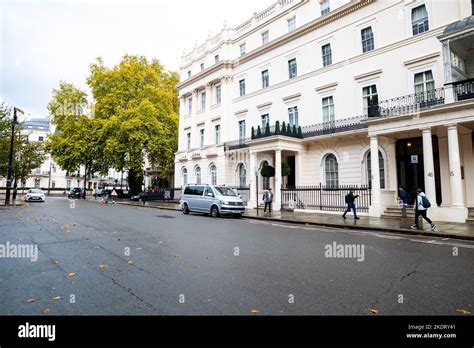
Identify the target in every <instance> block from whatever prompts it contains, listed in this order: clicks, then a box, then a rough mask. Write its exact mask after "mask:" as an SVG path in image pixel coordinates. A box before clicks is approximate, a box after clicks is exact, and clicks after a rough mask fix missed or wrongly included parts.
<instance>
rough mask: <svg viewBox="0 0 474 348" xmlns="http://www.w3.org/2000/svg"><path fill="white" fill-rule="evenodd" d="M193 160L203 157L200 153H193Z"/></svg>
mask: <svg viewBox="0 0 474 348" xmlns="http://www.w3.org/2000/svg"><path fill="white" fill-rule="evenodd" d="M191 158H192V159H198V158H202V155H201V153H200V152H193V154H192V155H191Z"/></svg>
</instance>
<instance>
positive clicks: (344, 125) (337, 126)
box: [302, 116, 367, 138]
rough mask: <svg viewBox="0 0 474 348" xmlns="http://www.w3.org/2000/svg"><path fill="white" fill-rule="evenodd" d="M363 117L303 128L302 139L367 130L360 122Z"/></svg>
mask: <svg viewBox="0 0 474 348" xmlns="http://www.w3.org/2000/svg"><path fill="white" fill-rule="evenodd" d="M364 118H365V117H364V116H356V117H351V118H345V119H342V120H334V121H328V122H323V123H319V124H315V125H312V126H306V127H303V129H302V132H303V138H310V137H316V136H321V135H328V134H334V133H342V132H349V131H355V130H359V129H365V128H367V125H366V124H364V123H361V122H360V121H361V120H362V119H364Z"/></svg>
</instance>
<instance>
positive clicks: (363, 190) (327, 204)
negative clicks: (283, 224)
mask: <svg viewBox="0 0 474 348" xmlns="http://www.w3.org/2000/svg"><path fill="white" fill-rule="evenodd" d="M350 190H352V191H353V192H354V195H357V196H359V197H358V198H357V199H356V201H355V203H356V208H357V210H358V211H361V212H368V211H369V206H370V204H371V189H370V186H367V185H339V186H325V185H322V184H319V186H297V187H293V188H287V189H282V190H281V204H282V208H283V209H307V210H323V211H339V212H342V211H343V210H344V209H345V208H346V202H345V197H346V195H347V194H348V193H349V191H350Z"/></svg>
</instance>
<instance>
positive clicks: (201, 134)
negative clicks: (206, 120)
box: [199, 128, 204, 147]
mask: <svg viewBox="0 0 474 348" xmlns="http://www.w3.org/2000/svg"><path fill="white" fill-rule="evenodd" d="M199 145H200V147H204V128H202V129H200V130H199Z"/></svg>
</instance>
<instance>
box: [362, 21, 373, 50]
mask: <svg viewBox="0 0 474 348" xmlns="http://www.w3.org/2000/svg"><path fill="white" fill-rule="evenodd" d="M360 35H361V39H362V52H363V53H366V52H370V51H373V50H374V46H375V45H374V33H373V31H372V27H367V28H365V29H362V30H361V31H360Z"/></svg>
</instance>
